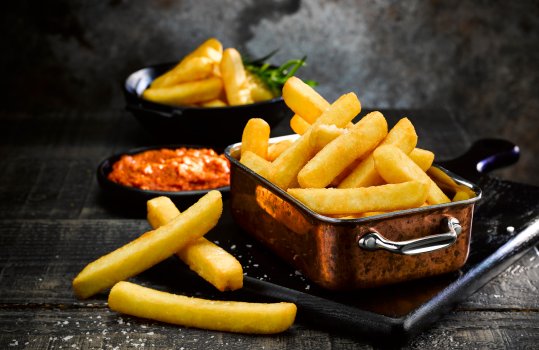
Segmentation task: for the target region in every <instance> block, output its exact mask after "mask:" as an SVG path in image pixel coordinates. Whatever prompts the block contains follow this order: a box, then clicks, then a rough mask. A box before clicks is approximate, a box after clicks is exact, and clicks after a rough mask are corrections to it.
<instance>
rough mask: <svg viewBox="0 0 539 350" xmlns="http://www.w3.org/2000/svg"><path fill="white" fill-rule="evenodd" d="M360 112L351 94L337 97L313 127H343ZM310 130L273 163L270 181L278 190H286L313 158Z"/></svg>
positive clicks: (357, 103)
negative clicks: (331, 125) (326, 125)
mask: <svg viewBox="0 0 539 350" xmlns="http://www.w3.org/2000/svg"><path fill="white" fill-rule="evenodd" d="M360 111H361V103H360V102H359V99H358V98H357V96H356V94H354V93H353V92H350V93H347V94H344V95H342V96H341V97H339V98H338V99H337V100H336V101H335V102H333V103H332V104H331V106H329V108H328V109H326V110H325V111H324V112H323V113H322V115H321V116H320V117H319V118H318V119H317V120H316V121H315V123H314V124H313V126H316V125H320V124H333V125H335V126H337V127H339V128H343V127H345V126H346V125H347V124H348V123H349V122H350V121H351V120H352V119H354V117H355V116H356V115H358V113H359V112H360ZM311 129H312V127H311V128H309V130H307V132H306V133H305V134H303V135H301V137H300V138H299V139H297V140H296V142H294V143H293V144H292V145H291V146H290V147H288V148H287V149H286V150H285V151H284V152H283V153H281V154H280V155H279V156H278V157H277V158H276V159H275V160H274V161H273V162H272V164H273V167H272V168H273V169H272V174H271V176H270V178H271V181H272V182H273V183H274V184H276V185H277V186H279V187H280V188H284V189H286V188H288V187H290V184H291V183H293V182H294V181H295V180H296V179H297V175H298V173H299V171H300V170H301V169H302V168H303V166H304V165H305V164H307V162H308V161H309V159H311V157H312V156H313V152H314V149H313V147H312V145H311V142H310V137H311Z"/></svg>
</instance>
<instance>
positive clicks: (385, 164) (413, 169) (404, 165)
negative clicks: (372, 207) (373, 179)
mask: <svg viewBox="0 0 539 350" xmlns="http://www.w3.org/2000/svg"><path fill="white" fill-rule="evenodd" d="M374 164H375V167H376V170H377V171H378V173H379V174H380V176H382V178H383V179H384V180H385V181H386V182H388V183H399V182H406V181H413V180H417V181H421V182H424V183H426V184H428V185H429V192H428V196H427V202H428V203H429V204H441V203H447V202H450V200H449V198H448V197H447V196H446V195H445V193H444V192H443V191H442V190H441V189H440V187H438V185H436V183H435V182H434V181H433V180H432V179H431V178H430V177H429V176H428V175H427V174H426V173H425V172H424V171H423V170H421V168H420V167H419V166H418V165H417V164H416V163H414V162H413V161H412V160H411V159H410V157H408V156H407V155H406V154H405V153H404V152H403V151H401V150H400V149H399V148H397V147H395V146H393V145H384V146H380V147H378V148H376V150H375V151H374Z"/></svg>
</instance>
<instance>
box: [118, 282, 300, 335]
mask: <svg viewBox="0 0 539 350" xmlns="http://www.w3.org/2000/svg"><path fill="white" fill-rule="evenodd" d="M108 305H109V307H110V308H111V309H112V310H114V311H116V312H120V313H123V314H128V315H132V316H136V317H142V318H147V319H151V320H156V321H161V322H167V323H172V324H177V325H181V326H185V327H195V328H202V329H209V330H217V331H225V332H235V333H249V334H274V333H280V332H283V331H285V330H287V329H288V328H290V326H291V325H292V324H293V323H294V319H295V317H296V312H297V307H296V305H294V304H292V303H285V302H281V303H267V304H264V303H247V302H240V301H220V300H207V299H201V298H192V297H187V296H183V295H175V294H171V293H166V292H162V291H158V290H155V289H151V288H147V287H143V286H139V285H136V284H133V283H130V282H119V283H117V284H116V285H115V286H114V287H113V288H112V289H111V291H110V294H109V298H108Z"/></svg>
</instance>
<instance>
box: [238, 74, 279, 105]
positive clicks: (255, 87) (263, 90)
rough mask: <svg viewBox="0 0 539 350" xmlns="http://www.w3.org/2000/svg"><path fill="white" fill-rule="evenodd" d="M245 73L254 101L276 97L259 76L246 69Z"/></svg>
mask: <svg viewBox="0 0 539 350" xmlns="http://www.w3.org/2000/svg"><path fill="white" fill-rule="evenodd" d="M245 73H246V79H247V85H248V86H249V90H250V93H251V98H252V100H253V102H261V101H267V100H271V99H272V98H274V97H275V96H274V95H273V93H272V92H271V91H270V89H268V87H267V86H266V85H264V83H263V82H262V81H260V79H259V78H258V77H257V76H255V75H253V74H252V73H250V72H249V71H245Z"/></svg>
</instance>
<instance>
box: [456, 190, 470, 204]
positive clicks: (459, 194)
mask: <svg viewBox="0 0 539 350" xmlns="http://www.w3.org/2000/svg"><path fill="white" fill-rule="evenodd" d="M470 198H471V197H470V195H469V194H468V193H466V192H465V191H457V193H455V195H454V196H453V199H452V201H453V202H458V201H464V200H466V199H470Z"/></svg>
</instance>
